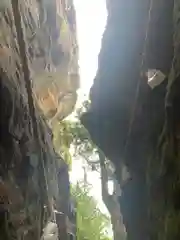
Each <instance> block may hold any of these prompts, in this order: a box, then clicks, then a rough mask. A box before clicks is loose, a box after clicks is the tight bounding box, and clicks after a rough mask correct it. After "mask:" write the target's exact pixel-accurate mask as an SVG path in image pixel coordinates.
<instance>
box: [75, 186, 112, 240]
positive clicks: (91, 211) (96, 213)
mask: <svg viewBox="0 0 180 240" xmlns="http://www.w3.org/2000/svg"><path fill="white" fill-rule="evenodd" d="M72 194H73V196H74V197H75V199H76V202H77V240H85V239H86V240H110V238H109V237H108V234H107V232H106V231H107V229H108V228H109V227H110V219H109V218H108V217H107V216H106V215H105V214H103V213H102V212H101V211H100V209H99V208H98V207H97V202H96V200H95V199H94V198H93V197H92V196H90V195H89V187H87V186H81V185H80V184H77V185H76V186H73V187H72Z"/></svg>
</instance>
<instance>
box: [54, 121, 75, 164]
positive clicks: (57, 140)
mask: <svg viewBox="0 0 180 240" xmlns="http://www.w3.org/2000/svg"><path fill="white" fill-rule="evenodd" d="M52 129H53V141H54V147H55V150H56V152H57V153H59V154H60V155H61V156H62V157H63V158H64V160H65V162H66V163H67V164H68V165H69V166H71V163H72V157H71V153H70V146H71V143H72V141H73V135H72V133H71V130H70V126H69V124H68V122H66V121H62V122H56V123H54V125H53V127H52Z"/></svg>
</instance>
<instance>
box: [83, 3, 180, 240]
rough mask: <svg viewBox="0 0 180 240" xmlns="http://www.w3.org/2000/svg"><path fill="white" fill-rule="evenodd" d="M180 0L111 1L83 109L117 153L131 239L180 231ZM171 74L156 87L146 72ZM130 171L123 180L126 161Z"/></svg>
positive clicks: (110, 151)
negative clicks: (148, 82) (88, 99)
mask: <svg viewBox="0 0 180 240" xmlns="http://www.w3.org/2000/svg"><path fill="white" fill-rule="evenodd" d="M179 6H180V1H179V0H175V1H173V0H170V1H165V0H158V1H148V0H146V1H144V0H135V1H132V0H128V1H126V0H122V1H118V0H112V1H108V21H107V26H106V30H105V33H104V36H103V39H102V47H101V51H100V54H99V66H98V71H97V75H96V77H95V80H94V84H93V86H92V89H91V93H90V99H91V107H90V110H89V111H88V112H87V113H86V114H84V115H83V116H82V119H81V120H82V123H83V124H84V126H85V127H86V128H87V129H88V130H89V133H90V135H91V137H92V140H93V141H94V142H95V143H96V144H97V146H98V147H99V148H101V149H102V150H103V151H104V153H105V154H106V156H107V157H108V158H109V159H110V160H111V161H113V163H114V165H115V167H116V175H117V178H118V180H119V182H120V184H121V186H122V195H121V197H120V200H119V201H120V205H121V211H122V214H123V218H124V224H125V226H126V230H127V238H128V240H129V239H130V240H141V239H142V240H146V239H153V240H155V239H158V240H159V239H160V240H161V239H179V237H180V231H179V207H178V206H179V204H178V201H179V196H180V192H179V183H178V178H179V171H178V169H179V163H178V162H179V161H178V160H179V151H180V150H179V122H180V115H179V108H178V107H177V105H178V103H179V102H180V101H179V100H180V99H179V97H180V88H179V83H180V79H179V71H180V64H179V59H180V52H179V43H180V38H179V33H180V31H179V30H180V28H179V9H180V8H179ZM148 69H157V70H160V71H162V72H163V73H164V74H165V75H166V80H165V81H164V82H163V83H162V84H160V85H159V86H157V87H156V88H154V89H153V90H152V89H151V88H150V87H149V85H148V84H147V77H146V74H145V73H146V72H147V70H148ZM123 164H125V165H126V166H127V168H128V171H129V173H130V175H131V178H130V179H129V180H128V181H126V182H123V181H122V176H121V172H122V169H121V168H122V165H123Z"/></svg>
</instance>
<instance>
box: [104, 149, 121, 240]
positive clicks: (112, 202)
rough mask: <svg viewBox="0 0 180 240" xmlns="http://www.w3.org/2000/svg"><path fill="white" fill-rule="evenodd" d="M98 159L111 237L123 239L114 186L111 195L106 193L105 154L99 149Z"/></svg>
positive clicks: (115, 239)
mask: <svg viewBox="0 0 180 240" xmlns="http://www.w3.org/2000/svg"><path fill="white" fill-rule="evenodd" d="M99 159H100V168H101V187H102V198H103V202H104V204H105V205H106V207H107V209H108V211H109V214H110V216H111V224H112V230H113V238H114V240H124V239H125V236H126V234H125V228H124V225H123V221H122V216H121V211H120V205H119V202H118V195H117V191H116V187H115V191H114V193H113V195H110V194H109V193H108V186H107V184H108V175H107V170H106V165H105V156H104V154H103V153H102V152H101V151H99ZM114 185H115V183H114Z"/></svg>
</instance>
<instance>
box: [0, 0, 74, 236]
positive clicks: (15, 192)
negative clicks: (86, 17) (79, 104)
mask: <svg viewBox="0 0 180 240" xmlns="http://www.w3.org/2000/svg"><path fill="white" fill-rule="evenodd" d="M19 2H20V8H19V9H20V13H21V18H22V26H23V27H24V29H23V30H24V31H23V32H24V35H25V41H26V43H27V44H26V45H27V46H28V48H27V52H25V58H26V59H28V63H29V72H30V74H31V76H32V80H33V81H32V82H33V86H34V88H31V89H30V92H31V93H30V94H31V96H32V97H33V102H31V104H30V102H29V96H28V94H27V85H26V84H25V81H29V79H25V78H24V75H25V73H24V72H23V67H22V66H23V64H24V62H22V58H21V57H22V55H21V54H20V49H19V42H18V39H17V33H16V27H15V22H14V16H13V11H12V6H11V4H10V1H7V2H4V5H3V6H2V5H0V6H1V8H0V15H1V18H0V24H1V30H0V32H1V34H0V45H1V47H0V98H1V100H0V102H1V119H0V159H1V160H0V212H1V214H0V215H1V216H0V237H1V238H2V239H3V240H12V239H25V240H31V239H37V240H39V239H40V237H41V235H42V230H43V228H44V227H45V225H46V224H47V223H48V222H49V221H55V214H54V209H56V211H57V212H61V213H62V214H61V215H62V216H63V218H62V221H61V222H58V223H57V224H58V228H59V229H61V231H59V237H60V238H62V235H63V238H62V239H67V238H68V232H70V233H71V232H72V230H71V229H68V226H67V223H66V220H67V219H69V221H70V222H71V223H72V224H73V225H75V224H76V222H75V221H74V219H73V220H72V219H71V215H72V211H71V210H70V208H69V205H70V192H69V185H70V183H69V175H68V168H67V166H66V164H65V162H64V161H63V159H62V158H61V156H59V155H57V154H56V152H55V150H54V147H53V141H52V132H51V129H50V127H49V126H48V124H47V121H46V120H47V118H45V117H44V115H43V114H42V112H41V111H40V107H41V105H39V98H38V96H37V92H36V90H37V89H38V88H36V87H37V86H39V85H38V84H39V83H38V82H37V81H38V79H37V78H36V76H37V74H39V76H41V77H42V74H43V73H44V74H50V71H52V70H51V69H49V70H48V71H49V72H48V71H46V69H45V68H44V65H42V66H41V65H38V64H40V62H41V61H40V60H42V62H44V63H47V64H49V66H51V67H52V66H54V63H52V61H53V60H52V59H51V56H49V55H47V54H46V53H44V52H42V49H43V50H44V49H45V50H48V51H49V50H51V48H49V46H48V44H47V42H46V40H47V35H49V33H48V34H47V33H46V32H45V29H42V28H43V27H42V26H43V21H42V20H44V17H43V14H44V13H45V12H43V11H45V10H44V5H43V4H42V2H41V1H35V0H30V1H19ZM51 3H52V4H53V3H55V2H53V1H52V2H51ZM44 4H45V3H44ZM16 11H17V8H16ZM51 16H52V15H51ZM54 16H55V20H56V16H57V14H56V12H55V14H54ZM41 21H42V22H41ZM44 24H45V23H44ZM20 26H21V24H20V23H19V27H20ZM57 26H58V24H57ZM46 30H47V29H46ZM51 30H52V32H51V33H52V35H53V36H51V35H49V36H50V38H51V37H52V38H53V37H55V36H54V35H55V32H56V33H57V30H56V29H55V30H54V29H51ZM53 30H54V31H53ZM41 33H43V34H44V39H43V44H44V45H43V44H42V42H41V41H40V40H42V38H40V37H41ZM22 40H23V39H22ZM56 40H57V38H56ZM47 41H48V40H47ZM53 41H55V39H53ZM20 44H21V43H20ZM36 60H37V61H36ZM76 60H77V59H76V57H75V59H74V64H76V67H77V62H76ZM68 61H69V60H68ZM35 62H36V63H37V65H38V66H39V67H38V68H37V69H38V70H39V72H37V69H35V68H34V64H35ZM35 65H36V64H35ZM49 66H48V67H49ZM58 66H59V65H58ZM75 69H76V70H77V71H78V67H77V68H75ZM40 72H41V73H40ZM73 74H74V75H75V74H78V73H77V72H73ZM71 75H72V74H71ZM25 76H27V74H26V75H25ZM63 77H67V74H65V75H64V76H63ZM52 79H53V77H52ZM43 80H45V81H44V82H43V83H42V85H41V87H42V86H44V89H45V90H44V91H49V92H51V91H50V90H48V89H50V88H51V87H52V85H53V81H49V82H48V81H46V80H47V79H43ZM53 80H54V79H53ZM75 80H77V79H75ZM63 81H64V82H63V84H64V85H65V86H66V88H62V89H61V93H63V94H64V95H65V96H66V94H67V92H68V93H69V91H70V90H69V89H71V91H70V92H71V93H74V94H75V92H76V89H77V87H78V84H74V82H73V83H72V84H69V82H68V79H67V78H66V79H64V80H63ZM77 82H78V80H77ZM77 82H76V83H77ZM56 83H57V84H59V86H63V84H62V83H61V82H60V83H59V82H58V79H56ZM65 83H66V84H65ZM67 85H68V87H67ZM69 86H71V88H69ZM55 88H56V86H55ZM67 89H68V90H67ZM65 90H66V91H65ZM56 93H57V94H58V89H56ZM43 94H44V92H43ZM52 95H53V94H52V92H51V96H52ZM52 98H55V96H53V97H52ZM75 101H76V99H75V98H73V104H75ZM63 104H64V106H66V108H67V109H69V110H66V112H65V114H64V113H63V114H64V115H63V117H65V116H66V114H69V113H70V112H71V111H72V109H73V107H72V105H73V104H72V101H71V107H70V108H69V106H68V104H67V105H66V103H65V101H64V103H63ZM73 106H74V105H73ZM32 107H33V108H34V109H35V116H32V111H30V109H31V108H32ZM58 107H59V103H57V106H56V108H58ZM42 109H43V108H42ZM50 110H52V108H51V106H50ZM44 113H46V111H45V112H44ZM60 114H61V113H60ZM34 123H35V125H36V126H37V133H38V134H35V132H34V131H33V127H34ZM64 166H66V167H64ZM62 169H64V170H62ZM59 172H60V173H59ZM62 172H63V173H64V174H62ZM59 175H60V176H59ZM62 185H63V186H64V188H62V187H61V186H62ZM64 203H66V204H64ZM71 220H72V221H71ZM73 234H75V232H73Z"/></svg>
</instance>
